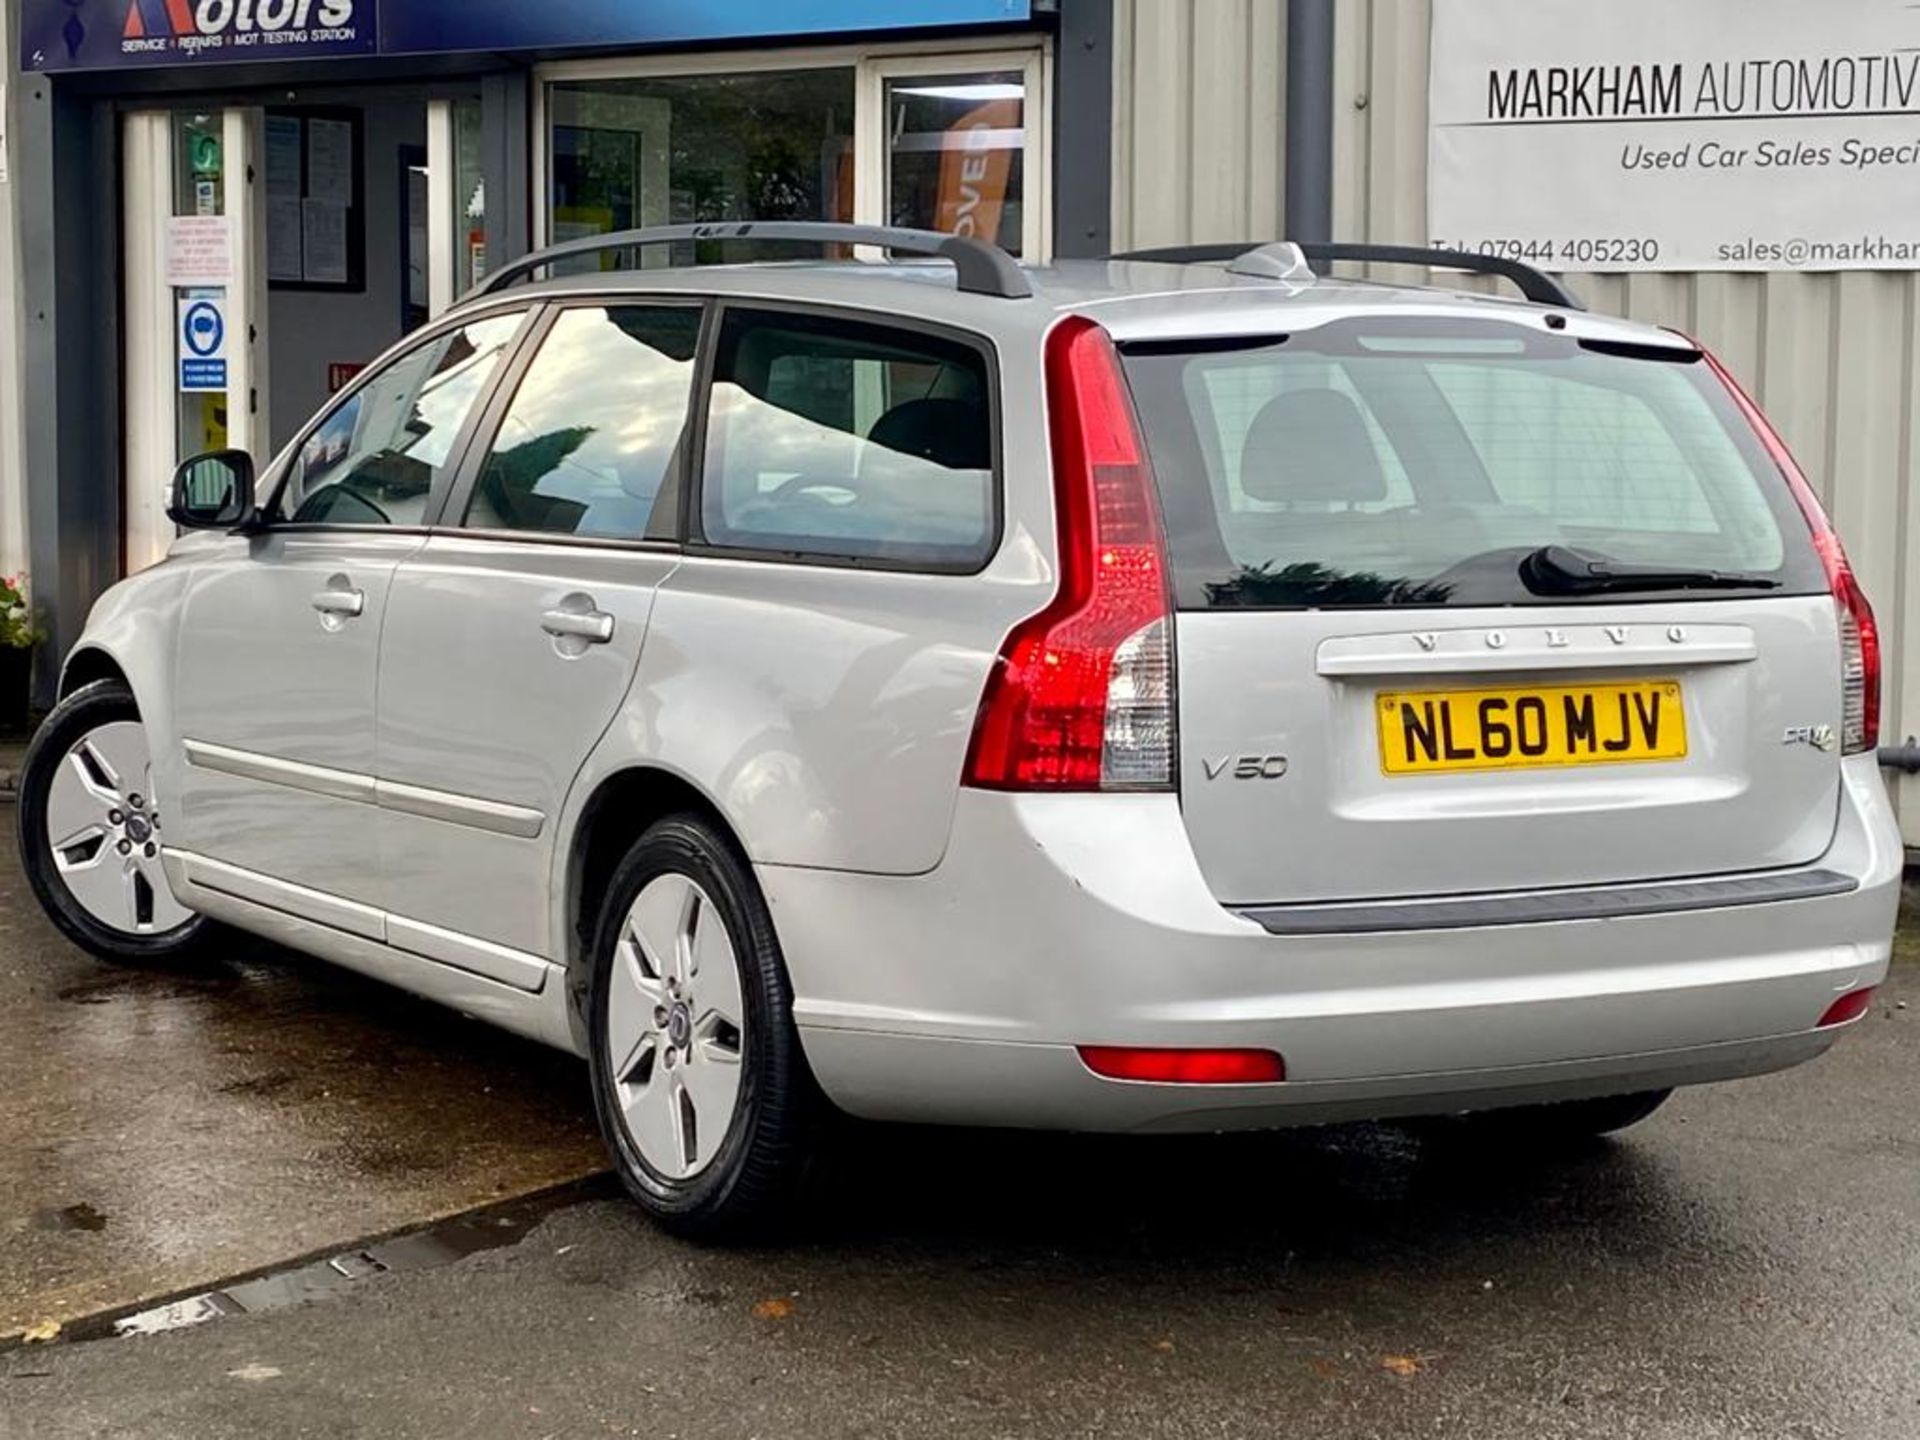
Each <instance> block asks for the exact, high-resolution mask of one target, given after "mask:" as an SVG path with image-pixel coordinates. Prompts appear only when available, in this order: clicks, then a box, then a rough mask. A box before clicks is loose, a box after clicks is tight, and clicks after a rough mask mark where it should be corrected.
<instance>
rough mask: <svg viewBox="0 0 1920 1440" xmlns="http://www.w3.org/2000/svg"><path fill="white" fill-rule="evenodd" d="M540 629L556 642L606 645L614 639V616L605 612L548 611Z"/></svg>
mask: <svg viewBox="0 0 1920 1440" xmlns="http://www.w3.org/2000/svg"><path fill="white" fill-rule="evenodd" d="M540 628H541V629H542V630H544V631H546V632H547V634H549V635H551V636H553V637H554V638H555V639H556V640H559V639H573V640H584V641H586V642H587V643H588V644H589V645H604V644H606V643H607V642H608V641H609V640H611V639H613V616H611V615H609V614H607V612H606V611H604V610H548V611H546V612H545V613H544V614H542V615H541V617H540Z"/></svg>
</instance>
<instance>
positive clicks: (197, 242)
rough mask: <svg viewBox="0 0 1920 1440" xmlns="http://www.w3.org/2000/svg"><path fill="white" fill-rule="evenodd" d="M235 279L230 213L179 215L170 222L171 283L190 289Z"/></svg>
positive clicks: (168, 250) (168, 236)
mask: <svg viewBox="0 0 1920 1440" xmlns="http://www.w3.org/2000/svg"><path fill="white" fill-rule="evenodd" d="M232 279H233V241H232V229H231V227H230V226H229V225H228V224H227V217H226V216H224V215H175V216H173V217H172V218H171V219H169V220H168V221H167V284H169V285H173V286H176V287H179V288H181V289H186V288H190V287H192V286H195V285H225V284H227V283H228V282H229V281H230V280H232Z"/></svg>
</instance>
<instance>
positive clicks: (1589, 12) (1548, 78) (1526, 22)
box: [1428, 0, 1920, 270]
mask: <svg viewBox="0 0 1920 1440" xmlns="http://www.w3.org/2000/svg"><path fill="white" fill-rule="evenodd" d="M1745 37H1760V38H1756V39H1753V40H1751V41H1749V40H1747V39H1746V38H1745ZM1749 45H1751V46H1752V47H1753V48H1748V46H1749ZM1762 49H1763V50H1764V52H1765V53H1759V52H1760V51H1761V50H1762ZM1432 81H1433V87H1434V89H1433V106H1432V118H1431V125H1432V129H1431V133H1430V137H1429V162H1430V163H1429V196H1428V201H1429V216H1430V227H1431V229H1432V239H1433V243H1435V244H1438V245H1446V246H1452V247H1457V248H1464V249H1469V250H1475V251H1479V252H1483V253H1492V254H1506V255H1510V256H1512V257H1514V258H1518V259H1523V260H1527V261H1530V262H1533V263H1537V264H1543V265H1548V266H1553V267H1556V268H1563V269H1582V268H1592V269H1661V270H1693V269H1801V268H1804V269H1848V268H1870V269H1905V268H1914V267H1916V266H1920V7H1915V6H1912V5H1909V4H1906V3H1904V0H1857V3H1851V4H1848V5H1845V6H1833V7H1807V6H1802V5H1785V4H1780V3H1777V0H1741V3H1738V4H1728V3H1725V0H1697V3H1693V4H1688V5H1681V6H1674V5H1670V4H1665V3H1656V0H1615V3H1613V4H1610V5H1608V6H1606V7H1599V8H1598V9H1596V7H1591V6H1581V5H1576V4H1572V3H1568V0H1529V3H1524V4H1522V3H1516V0H1436V4H1435V19H1434V38H1433V75H1432ZM1543 175H1552V176H1555V177H1558V183H1554V184H1542V183H1541V179H1540V177H1542V176H1543Z"/></svg>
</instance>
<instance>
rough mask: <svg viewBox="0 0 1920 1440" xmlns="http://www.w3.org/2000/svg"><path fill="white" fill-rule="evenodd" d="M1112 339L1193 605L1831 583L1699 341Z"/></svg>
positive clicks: (1714, 593) (1449, 332) (1451, 328)
mask: <svg viewBox="0 0 1920 1440" xmlns="http://www.w3.org/2000/svg"><path fill="white" fill-rule="evenodd" d="M1121 352H1122V357H1123V361H1124V364H1125V366H1126V371H1127V376H1128V379H1129V382H1130V384H1131V386H1132V389H1133V392H1134V398H1135V402H1136V404H1137V406H1138V408H1139V411H1140V414H1141V416H1142V420H1143V423H1144V427H1145V430H1146V433H1147V442H1148V448H1149V450H1150V451H1151V453H1152V458H1153V466H1154V472H1155V475H1156V477H1157V479H1158V482H1159V486H1160V493H1161V502H1162V506H1163V508H1164V510H1165V512H1166V521H1167V532H1168V544H1169V548H1170V551H1171V558H1172V564H1173V571H1174V581H1175V588H1176V594H1177V598H1178V602H1179V604H1180V605H1181V607H1182V608H1183V609H1224V608H1236V607H1240V608H1260V609H1285V608H1300V607H1313V608H1331V607H1351V606H1383V605H1420V606H1442V605H1502V604H1540V603H1550V604H1560V603H1578V602H1583V601H1594V602H1598V601H1605V602H1608V603H1619V602H1620V601H1622V600H1635V599H1646V598H1661V599H1676V598H1699V599H1711V598H1722V599H1724V598H1727V597H1728V596H1729V595H1739V594H1743V593H1744V594H1753V595H1761V594H1805V593H1814V592H1817V591H1820V590H1822V589H1824V588H1825V584H1826V581H1825V574H1824V571H1823V570H1822V569H1821V566H1820V563H1819V560H1818V557H1817V556H1816V555H1815V554H1814V551H1813V548H1812V545H1811V543H1810V542H1809V538H1808V534H1807V526H1806V523H1805V521H1804V520H1803V519H1802V518H1801V516H1800V513H1799V511H1798V508H1797V506H1796V505H1795V503H1794V500H1793V497H1792V494H1791V492H1790V491H1789V490H1788V489H1787V486H1786V483H1785V481H1784V478H1783V477H1782V476H1781V475H1780V473H1779V470H1778V468H1777V467H1776V466H1775V465H1774V464H1773V463H1772V461H1771V460H1770V459H1769V457H1768V456H1767V454H1766V452H1765V450H1764V449H1763V448H1762V446H1761V445H1760V443H1759V441H1758V440H1757V438H1756V437H1755V436H1754V435H1753V433H1752V429H1751V427H1750V426H1748V425H1747V423H1746V421H1745V419H1744V417H1743V416H1742V415H1741V414H1740V412H1739V411H1738V409H1737V408H1736V407H1735V405H1734V403H1733V401H1732V399H1731V397H1730V396H1728V394H1727V393H1726V391H1725V389H1724V387H1722V386H1721V384H1720V383H1719V381H1718V380H1717V378H1716V377H1715V376H1714V375H1713V373H1712V371H1711V369H1710V367H1709V366H1708V365H1707V364H1706V363H1705V361H1704V359H1702V357H1701V356H1700V355H1699V354H1698V352H1696V351H1693V350H1687V349H1672V348H1666V347H1654V346H1630V345H1628V346H1623V345H1614V344H1597V343H1594V342H1581V341H1578V340H1574V339H1571V338H1569V337H1567V336H1564V335H1555V334H1551V333H1547V332H1544V331H1541V332H1534V331H1531V330H1523V329H1522V328H1521V327H1520V326H1517V325H1513V324H1508V323H1504V322H1487V321H1472V320H1451V319H1449V320H1445V321H1439V322H1435V321H1431V320H1426V321H1421V320H1413V319H1403V320H1399V321H1395V322H1379V321H1376V322H1364V321H1352V322H1342V323H1339V324H1336V325H1329V326H1324V327H1319V328H1316V329H1313V330H1308V331H1302V332H1300V333H1297V334H1293V335H1288V336H1273V337H1262V338H1257V339H1253V340H1246V339H1234V340H1226V341H1219V340H1215V341H1209V340H1196V341H1191V342H1161V341H1155V342H1151V343H1144V344H1143V343H1134V344H1123V346H1122V347H1121Z"/></svg>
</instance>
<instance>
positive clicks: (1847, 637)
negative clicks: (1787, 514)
mask: <svg viewBox="0 0 1920 1440" xmlns="http://www.w3.org/2000/svg"><path fill="white" fill-rule="evenodd" d="M1701 353H1702V354H1705V355H1706V356H1707V364H1709V365H1711V366H1712V367H1713V373H1714V374H1716V375H1718V376H1719V377H1720V383H1721V384H1723V385H1725V386H1726V387H1727V390H1728V392H1729V393H1730V394H1731V395H1732V396H1733V398H1734V401H1735V403H1737V404H1738V405H1739V406H1740V410H1741V412H1742V413H1743V414H1744V415H1745V416H1746V417H1747V423H1748V424H1750V425H1752V426H1753V429H1754V433H1755V434H1757V435H1758V436H1759V437H1760V441H1761V443H1762V444H1764V445H1765V446H1766V447H1767V454H1768V455H1770V456H1771V457H1772V458H1773V463H1774V464H1776V465H1778V466H1779V467H1780V473H1781V474H1782V475H1784V476H1786V478H1787V486H1788V488H1789V489H1790V490H1792V491H1793V498H1794V500H1795V501H1796V502H1798V504H1799V506H1800V513H1801V514H1802V515H1804V516H1806V519H1807V528H1808V529H1809V530H1811V531H1812V532H1813V548H1814V549H1815V550H1816V551H1818V552H1819V555H1820V563H1821V564H1822V565H1824V566H1825V567H1826V570H1827V588H1828V589H1830V590H1832V591H1833V601H1834V606H1835V608H1836V609H1837V611H1838V613H1839V619H1840V679H1841V685H1842V696H1843V698H1842V703H1841V710H1840V750H1841V753H1842V754H1846V755H1857V754H1860V753H1861V752H1862V751H1867V750H1872V749H1873V748H1874V747H1875V746H1876V745H1878V744H1879V743H1880V632H1879V628H1878V627H1877V626H1876V625H1875V624H1874V623H1873V607H1872V606H1871V605H1869V604H1868V603H1867V596H1866V592H1865V591H1863V590H1862V589H1861V588H1860V582H1859V581H1858V580H1857V579H1855V578H1854V574H1853V566H1852V565H1851V564H1849V563H1848V561H1847V552H1846V548H1845V547H1844V546H1843V545H1841V543H1840V536H1839V533H1838V532H1837V531H1835V530H1834V528H1833V521H1831V520H1830V519H1828V518H1827V512H1826V508H1825V507H1824V506H1823V505H1821V503H1820V497H1819V496H1818V495H1816V494H1815V493H1814V491H1813V486H1812V485H1811V484H1809V483H1808V481H1807V477H1806V474H1805V472H1804V471H1802V470H1801V468H1800V466H1799V463H1798V462H1797V461H1795V460H1794V458H1793V453H1792V452H1791V451H1790V450H1788V449H1787V443H1786V441H1784V440H1782V439H1781V438H1780V434H1779V432H1778V431H1777V430H1775V429H1774V428H1773V426H1772V424H1770V423H1769V422H1768V420H1767V417H1766V416H1765V415H1762V414H1761V413H1760V407H1759V406H1758V405H1756V404H1754V403H1753V400H1752V399H1751V398H1750V397H1749V396H1748V394H1747V392H1746V391H1744V390H1742V389H1741V388H1740V382H1739V381H1737V380H1735V379H1734V378H1733V376H1732V375H1730V374H1728V373H1727V369H1726V367H1725V366H1724V365H1722V364H1721V363H1720V362H1719V361H1718V360H1716V359H1715V358H1714V357H1713V356H1712V355H1711V354H1708V353H1707V351H1706V350H1705V347H1702V350H1701ZM1823 1023H1824V1022H1823Z"/></svg>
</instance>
